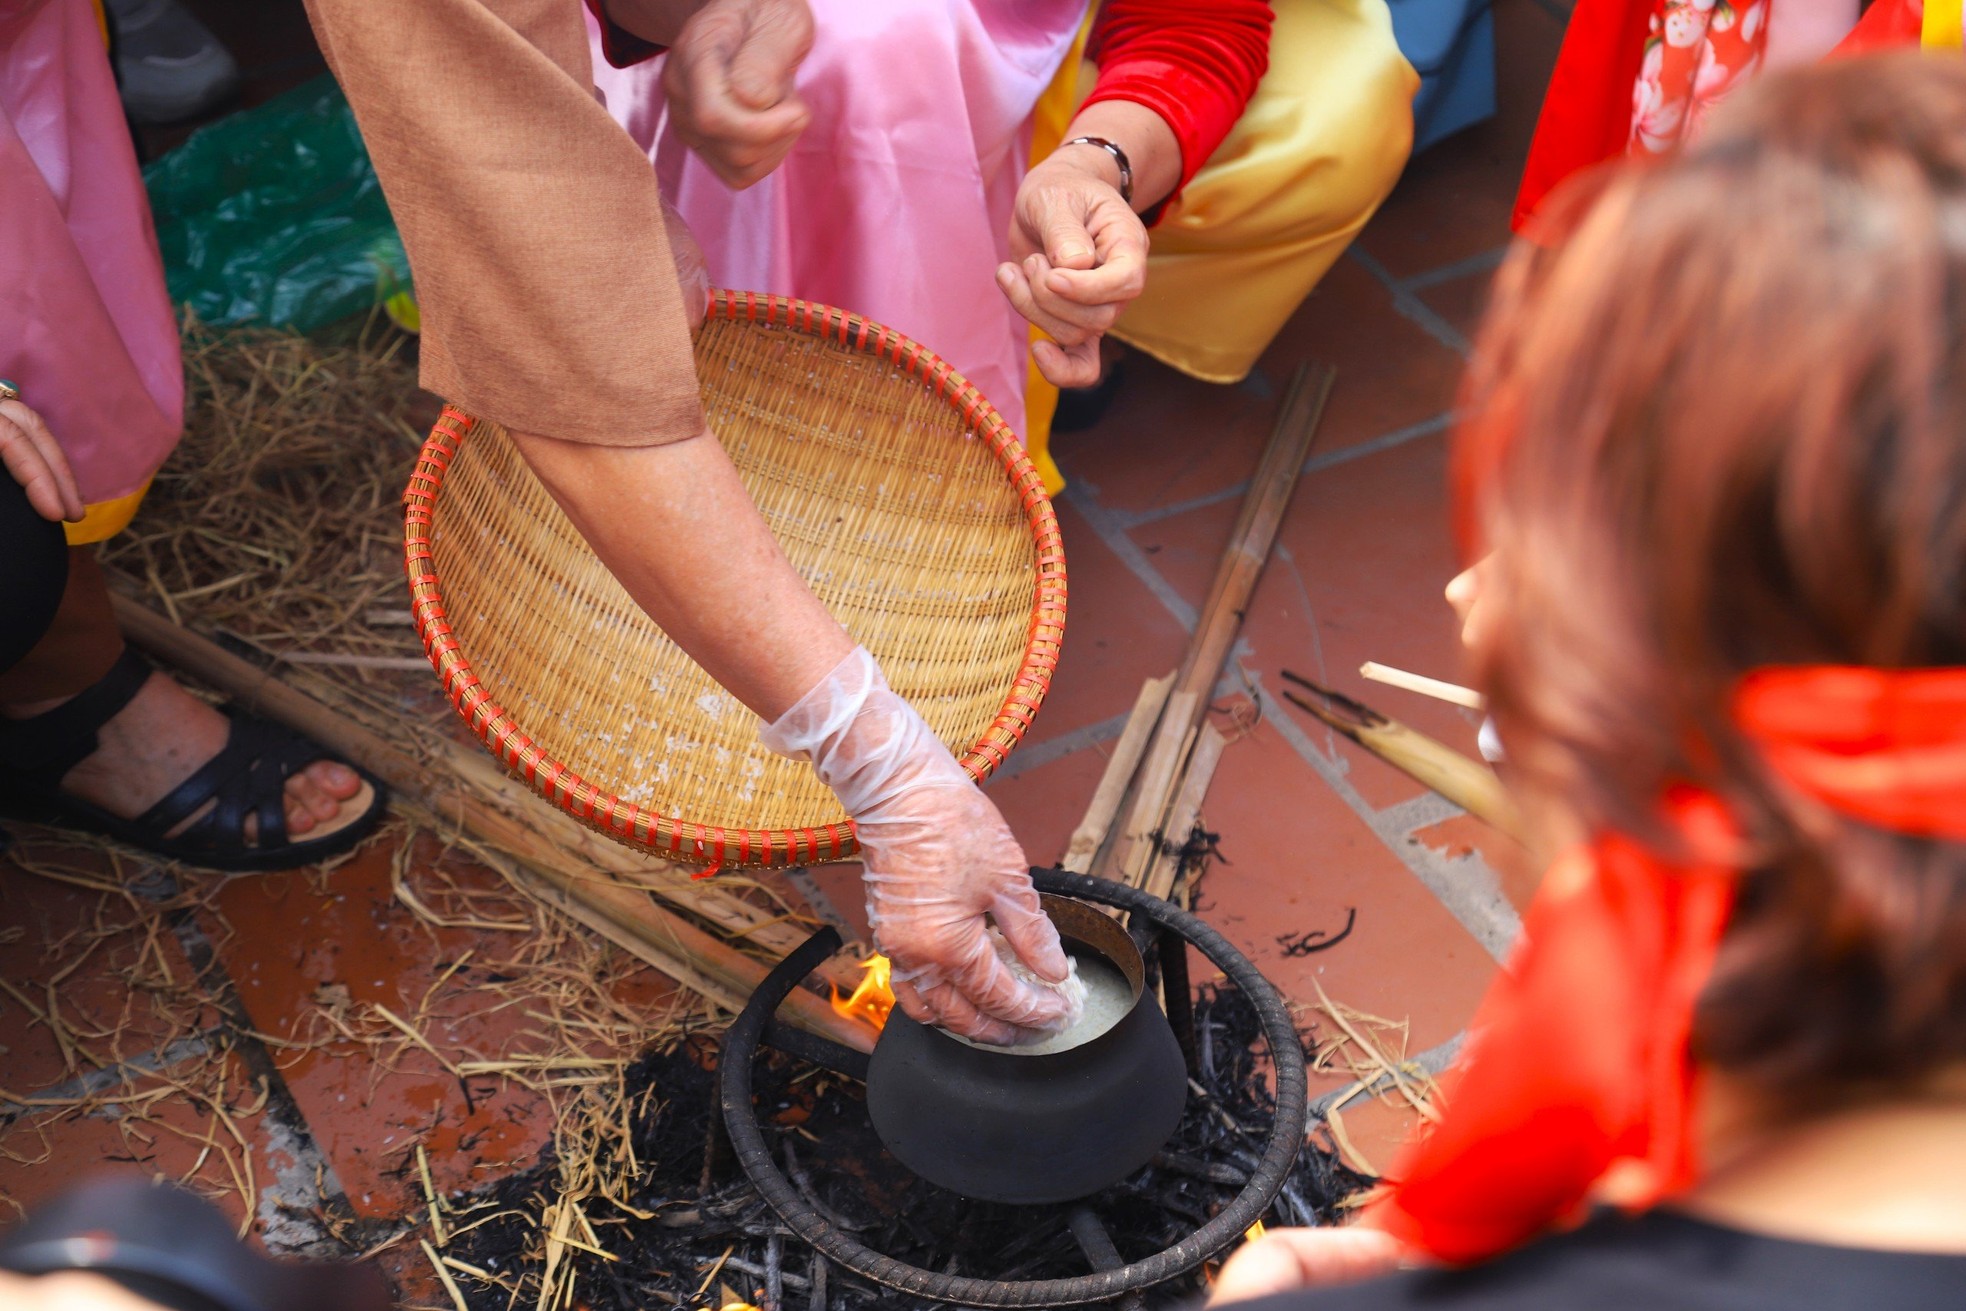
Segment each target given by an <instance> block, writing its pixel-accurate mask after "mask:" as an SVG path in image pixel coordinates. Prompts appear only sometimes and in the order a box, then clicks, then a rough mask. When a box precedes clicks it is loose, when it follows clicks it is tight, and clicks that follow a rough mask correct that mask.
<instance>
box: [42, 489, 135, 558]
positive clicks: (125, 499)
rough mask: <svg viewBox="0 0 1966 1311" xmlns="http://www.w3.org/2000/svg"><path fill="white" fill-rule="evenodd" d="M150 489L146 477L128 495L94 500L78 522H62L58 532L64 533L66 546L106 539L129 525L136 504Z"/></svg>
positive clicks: (83, 544)
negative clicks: (107, 499)
mask: <svg viewBox="0 0 1966 1311" xmlns="http://www.w3.org/2000/svg"><path fill="white" fill-rule="evenodd" d="M149 490H150V480H149V479H148V478H146V479H144V480H143V486H141V487H139V488H137V489H136V490H135V491H133V492H131V493H130V494H129V495H128V496H119V497H117V498H116V499H115V500H113V501H97V502H96V503H95V504H94V505H91V506H90V507H89V508H88V509H87V510H86V511H84V513H83V515H82V521H81V522H80V523H65V524H63V525H62V526H61V528H62V532H63V533H65V534H67V536H68V544H69V545H70V546H87V545H89V543H91V542H106V541H108V540H109V539H110V538H112V537H114V536H115V535H116V534H118V533H120V532H122V531H123V530H124V529H125V528H127V527H129V526H130V520H132V519H134V518H135V517H136V513H137V507H138V506H139V505H142V504H143V498H144V494H145V493H146V492H148V491H149Z"/></svg>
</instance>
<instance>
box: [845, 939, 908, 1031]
mask: <svg viewBox="0 0 1966 1311" xmlns="http://www.w3.org/2000/svg"><path fill="white" fill-rule="evenodd" d="M860 968H861V970H862V971H863V973H862V974H861V976H860V982H859V983H858V984H857V985H855V987H854V989H853V993H852V995H850V996H847V997H842V996H840V990H839V989H838V988H835V989H833V1009H834V1010H835V1011H837V1012H838V1013H839V1014H841V1015H843V1016H845V1017H846V1018H847V1019H849V1020H858V1021H860V1022H861V1023H862V1024H869V1025H872V1026H873V1027H874V1028H876V1029H879V1028H883V1027H885V1026H886V1024H887V1016H888V1012H889V1011H891V1010H893V1009H894V988H893V986H892V985H890V984H889V982H888V972H889V966H888V961H887V957H885V956H869V957H868V958H867V959H866V960H864V961H861V962H860Z"/></svg>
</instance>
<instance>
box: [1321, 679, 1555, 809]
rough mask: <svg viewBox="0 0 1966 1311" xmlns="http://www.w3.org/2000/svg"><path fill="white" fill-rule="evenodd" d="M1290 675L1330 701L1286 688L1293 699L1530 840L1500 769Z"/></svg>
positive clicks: (1444, 793)
mask: <svg viewBox="0 0 1966 1311" xmlns="http://www.w3.org/2000/svg"><path fill="white" fill-rule="evenodd" d="M1284 677H1285V678H1287V679H1289V680H1290V681H1291V682H1293V683H1295V684H1297V685H1298V686H1299V687H1302V688H1306V689H1308V690H1309V691H1312V692H1315V693H1316V694H1317V695H1318V696H1320V697H1323V698H1324V700H1325V703H1326V704H1324V705H1319V704H1318V703H1317V702H1315V701H1313V700H1311V699H1310V698H1308V697H1302V696H1299V695H1297V694H1296V693H1295V692H1292V691H1291V690H1289V689H1288V688H1285V689H1284V693H1283V695H1284V699H1285V700H1287V701H1289V702H1290V704H1292V705H1294V706H1296V707H1297V708H1298V709H1299V710H1303V711H1305V712H1306V713H1308V714H1310V715H1312V716H1314V717H1316V718H1317V719H1318V720H1320V721H1321V722H1323V723H1324V724H1326V725H1327V726H1329V727H1330V728H1331V729H1332V730H1333V731H1335V732H1338V733H1342V734H1344V735H1345V736H1346V737H1348V738H1350V739H1351V740H1352V741H1354V742H1356V743H1358V744H1359V745H1360V746H1362V747H1364V748H1365V749H1366V750H1367V751H1370V752H1371V753H1372V754H1373V755H1375V756H1378V757H1379V758H1380V759H1381V760H1383V761H1385V762H1386V763H1387V764H1389V765H1391V766H1393V768H1395V769H1399V770H1403V771H1404V772H1406V773H1408V774H1410V775H1412V776H1413V777H1414V778H1416V779H1418V780H1420V782H1422V783H1424V784H1426V785H1427V786H1428V787H1430V788H1432V789H1433V790H1434V791H1435V792H1438V793H1440V795H1442V796H1443V797H1446V798H1447V799H1448V800H1449V801H1451V802H1453V803H1454V804H1455V805H1457V806H1459V807H1460V808H1461V809H1463V810H1465V811H1467V812H1468V813H1469V814H1470V815H1473V816H1474V817H1475V818H1476V819H1480V820H1485V821H1486V822H1487V823H1489V824H1491V825H1493V826H1494V827H1495V828H1497V829H1499V830H1501V831H1502V832H1503V833H1505V834H1507V835H1508V836H1509V837H1512V838H1514V839H1515V840H1516V841H1517V842H1524V841H1525V839H1524V837H1523V825H1522V817H1521V815H1520V814H1518V813H1517V811H1516V808H1515V803H1514V802H1513V801H1512V800H1510V799H1509V794H1508V792H1507V790H1506V789H1504V788H1503V786H1502V780H1501V779H1499V778H1497V777H1495V771H1494V770H1492V769H1490V768H1489V767H1488V766H1486V765H1484V764H1482V763H1481V762H1480V761H1479V760H1475V759H1474V758H1472V757H1470V756H1464V755H1462V754H1461V753H1460V752H1459V751H1456V750H1455V749H1454V748H1453V747H1450V746H1448V745H1447V744H1446V743H1445V742H1441V741H1438V740H1436V739H1434V738H1431V737H1428V736H1427V735H1426V734H1425V733H1422V732H1420V731H1419V730H1418V729H1413V728H1408V727H1407V726H1406V725H1405V724H1402V723H1400V722H1399V721H1398V720H1396V719H1391V718H1388V717H1387V716H1385V715H1382V714H1380V713H1379V712H1378V711H1377V710H1374V709H1373V708H1372V707H1370V706H1368V705H1364V704H1362V703H1361V702H1358V701H1354V700H1352V699H1351V698H1350V697H1348V696H1345V695H1343V694H1342V693H1338V692H1333V691H1332V690H1331V689H1330V688H1327V687H1321V686H1319V685H1318V684H1316V683H1313V682H1312V681H1311V680H1310V679H1308V678H1305V677H1303V676H1302V675H1299V674H1292V673H1289V672H1288V671H1286V672H1285V673H1284Z"/></svg>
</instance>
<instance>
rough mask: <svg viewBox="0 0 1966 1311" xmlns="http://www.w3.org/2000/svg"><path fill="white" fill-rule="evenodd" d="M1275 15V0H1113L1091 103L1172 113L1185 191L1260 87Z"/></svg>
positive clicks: (1097, 32) (1100, 30)
mask: <svg viewBox="0 0 1966 1311" xmlns="http://www.w3.org/2000/svg"><path fill="white" fill-rule="evenodd" d="M1274 17H1275V16H1274V15H1273V14H1272V13H1271V11H1270V5H1269V0H1106V5H1105V7H1104V8H1103V9H1102V10H1101V11H1100V14H1099V21H1098V23H1097V25H1096V26H1095V27H1094V28H1093V32H1092V43H1091V47H1090V53H1091V55H1092V58H1093V60H1094V61H1095V62H1096V63H1097V64H1098V65H1099V81H1098V83H1097V84H1096V85H1094V87H1093V89H1092V94H1091V95H1090V96H1087V97H1086V101H1085V103H1086V104H1088V105H1090V104H1096V103H1098V102H1099V101H1101V100H1130V101H1132V102H1133V103H1134V104H1136V105H1144V106H1146V107H1147V108H1148V109H1151V110H1153V111H1154V112H1155V113H1156V114H1159V115H1160V116H1161V117H1162V118H1163V119H1165V120H1166V122H1167V125H1168V126H1169V127H1171V128H1173V129H1174V139H1175V140H1176V141H1178V142H1180V144H1181V182H1180V184H1179V185H1178V186H1176V187H1175V189H1174V195H1176V196H1178V195H1180V194H1181V188H1182V187H1185V186H1187V185H1188V183H1189V181H1190V180H1192V179H1193V178H1194V176H1195V174H1196V173H1198V172H1200V171H1201V166H1202V165H1203V164H1205V163H1207V162H1208V157H1209V156H1210V155H1212V154H1214V153H1215V148H1216V147H1217V146H1219V145H1221V144H1222V139H1223V138H1224V137H1226V136H1228V135H1229V129H1230V128H1232V127H1234V126H1235V123H1236V120H1237V119H1238V118H1241V117H1242V111H1243V110H1244V108H1246V107H1247V106H1248V104H1249V98H1250V97H1251V96H1253V95H1255V94H1256V83H1257V82H1258V81H1259V80H1260V79H1261V78H1262V76H1263V72H1264V70H1265V69H1267V68H1268V67H1269V65H1270V23H1271V21H1272V19H1273V18H1274ZM1168 199H1170V200H1171V199H1173V197H1172V196H1170V197H1169V198H1168Z"/></svg>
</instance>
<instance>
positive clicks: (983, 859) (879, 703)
mask: <svg viewBox="0 0 1966 1311" xmlns="http://www.w3.org/2000/svg"><path fill="white" fill-rule="evenodd" d="M760 737H761V738H762V740H763V742H764V744H765V745H766V746H767V747H769V748H771V749H772V750H773V751H776V752H778V753H779V754H780V755H785V756H790V757H792V758H793V759H796V760H809V761H811V762H812V766H813V768H814V770H816V771H817V772H818V774H819V777H820V778H821V779H822V780H824V781H825V783H826V786H828V787H830V788H832V789H833V791H834V792H835V793H837V794H838V795H839V798H840V802H841V804H843V805H844V806H845V807H846V810H847V813H848V814H849V815H851V816H852V817H853V820H854V825H855V828H856V830H857V831H858V834H859V838H860V847H861V853H862V857H863V860H864V861H865V864H866V869H867V919H868V922H869V923H870V924H872V925H873V929H874V945H875V947H876V948H877V949H878V950H879V951H880V952H881V953H882V954H883V955H885V956H887V957H888V958H889V960H890V961H892V962H893V973H892V975H891V979H892V982H893V985H894V995H895V1000H896V1001H897V1002H898V1003H899V1004H900V1006H901V1008H902V1009H903V1010H904V1011H906V1012H907V1013H908V1014H909V1015H910V1016H912V1017H914V1018H915V1019H917V1020H920V1021H921V1022H923V1023H924V1024H936V1025H940V1026H941V1027H943V1028H945V1029H947V1030H949V1031H950V1032H951V1033H954V1034H957V1035H959V1036H961V1037H965V1038H972V1039H975V1040H976V1041H979V1042H987V1043H996V1044H999V1045H1009V1044H1012V1043H1015V1042H1017V1041H1019V1040H1020V1039H1024V1038H1026V1037H1029V1036H1034V1035H1035V1034H1038V1033H1043V1032H1051V1031H1056V1030H1058V1029H1060V1028H1062V1027H1064V1026H1065V1025H1066V1024H1069V1023H1070V1022H1071V1021H1073V1020H1075V1019H1077V1015H1076V1014H1074V1013H1073V1011H1074V1007H1073V1005H1072V1003H1071V1002H1070V1001H1068V1000H1067V999H1066V997H1065V996H1064V995H1061V993H1059V992H1058V991H1056V990H1054V989H1053V988H1050V987H1047V986H1045V983H1044V982H1027V981H1023V980H1020V979H1018V978H1017V977H1015V975H1013V974H1012V972H1011V970H1010V969H1009V968H1008V967H1007V966H1006V965H1005V964H1004V962H1003V961H1002V959H1000V958H999V956H998V955H997V952H996V950H995V947H994V945H993V943H992V940H991V935H990V933H989V924H988V922H987V921H986V920H985V918H984V916H985V915H986V914H987V915H988V916H990V917H991V918H992V919H994V920H995V922H996V927H997V928H998V930H999V931H1001V933H1002V935H1003V938H1004V940H1005V941H1006V942H1008V943H1009V945H1010V948H1011V950H1012V951H1013V952H1015V953H1016V955H1017V956H1018V958H1019V959H1020V960H1022V961H1023V962H1024V964H1025V965H1026V966H1027V967H1028V968H1029V969H1030V970H1031V971H1032V972H1033V973H1035V974H1036V975H1038V976H1039V978H1040V979H1041V980H1043V981H1046V982H1049V983H1056V984H1062V983H1064V982H1065V980H1066V979H1067V978H1068V977H1069V976H1070V973H1071V971H1070V967H1069V961H1068V960H1067V958H1066V955H1065V952H1064V949H1063V948H1062V947H1061V946H1060V945H1059V942H1058V931H1057V930H1056V929H1055V928H1054V927H1053V926H1052V923H1051V921H1050V920H1049V919H1047V918H1046V917H1045V915H1044V912H1043V911H1042V910H1041V909H1040V908H1039V906H1038V894H1037V891H1036V890H1035V889H1034V888H1032V886H1031V877H1030V868H1029V865H1028V864H1027V863H1026V861H1025V859H1024V851H1023V849H1022V848H1021V847H1020V846H1018V843H1017V839H1016V838H1014V837H1012V836H1011V833H1010V829H1009V827H1008V826H1006V825H1005V824H1004V821H1003V816H1001V815H999V814H998V813H997V808H996V807H995V806H993V805H991V804H990V801H989V799H988V798H987V797H985V796H984V795H983V791H982V789H981V788H979V787H977V786H976V783H975V780H973V779H971V778H970V776H969V775H968V774H967V773H966V772H965V771H964V770H963V767H962V766H961V765H960V764H959V763H957V761H956V759H955V757H954V756H951V755H950V754H949V751H948V749H947V748H946V747H944V746H943V745H942V743H941V742H939V741H938V740H936V737H935V734H934V733H932V732H931V731H930V730H929V727H928V725H927V724H926V723H924V722H923V720H922V717H921V716H920V715H919V714H917V713H916V712H915V709H914V707H913V706H910V705H909V704H908V703H907V702H906V701H903V700H902V699H901V698H900V697H899V696H897V695H895V693H894V692H893V691H892V690H891V689H890V688H889V687H888V685H887V680H886V679H885V678H883V677H882V676H881V671H880V667H879V666H878V665H876V664H875V663H874V657H873V656H872V655H870V654H868V652H867V649H866V648H865V647H855V648H854V650H853V651H852V653H851V654H849V655H848V656H847V657H846V659H844V660H842V661H841V662H840V663H839V664H838V665H837V666H835V667H834V669H833V671H832V672H831V673H829V674H828V675H827V676H826V677H825V678H823V679H821V680H820V681H819V684H818V685H817V686H816V687H814V688H813V689H812V690H811V691H809V692H807V693H806V694H805V695H804V696H803V697H801V698H800V699H799V701H798V703H797V704H795V705H794V706H793V707H792V708H791V709H790V710H788V711H786V712H785V713H784V714H783V715H781V716H779V718H778V720H777V721H776V722H775V723H772V724H770V725H767V726H766V727H765V728H764V730H763V731H762V733H761V734H760Z"/></svg>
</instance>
